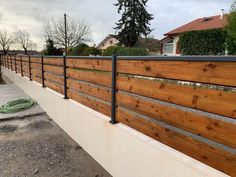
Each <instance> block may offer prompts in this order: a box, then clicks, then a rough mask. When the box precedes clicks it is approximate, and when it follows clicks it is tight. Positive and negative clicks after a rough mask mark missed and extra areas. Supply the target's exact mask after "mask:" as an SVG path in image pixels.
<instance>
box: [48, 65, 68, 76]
mask: <svg viewBox="0 0 236 177" xmlns="http://www.w3.org/2000/svg"><path fill="white" fill-rule="evenodd" d="M44 71H45V72H49V73H53V74H61V75H62V74H63V68H62V67H58V66H49V65H44Z"/></svg>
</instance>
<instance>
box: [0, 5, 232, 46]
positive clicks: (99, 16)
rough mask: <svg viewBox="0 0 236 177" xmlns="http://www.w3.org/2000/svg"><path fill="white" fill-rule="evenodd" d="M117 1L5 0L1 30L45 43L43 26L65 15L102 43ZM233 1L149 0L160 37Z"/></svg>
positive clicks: (110, 28)
mask: <svg viewBox="0 0 236 177" xmlns="http://www.w3.org/2000/svg"><path fill="white" fill-rule="evenodd" d="M116 2H117V0H101V1H96V0H67V1H65V0H20V1H19V0H11V1H9V0H1V2H0V12H1V13H0V21H1V23H0V29H7V30H9V31H15V30H17V29H26V30H28V31H29V32H30V33H31V35H32V36H33V39H34V40H35V41H36V42H38V43H39V42H42V28H43V24H44V23H45V22H46V21H47V19H49V18H51V17H53V18H59V17H63V14H64V13H65V12H66V13H67V14H68V15H69V18H72V17H73V18H74V17H75V18H78V19H81V20H84V21H85V22H86V23H88V24H89V25H90V26H91V29H92V31H93V33H92V38H93V43H99V42H100V40H102V39H103V38H104V37H105V36H106V35H108V34H109V33H114V32H115V31H114V29H113V27H114V26H115V23H116V22H117V21H118V19H119V18H120V15H119V14H117V9H116V7H115V6H114V5H113V4H114V3H116ZM232 3H233V0H230V1H229V0H217V1H216V0H165V1H163V0H149V2H148V7H147V8H148V11H149V12H150V13H152V14H154V20H153V21H152V23H151V27H152V28H154V29H155V30H154V31H153V34H154V36H155V37H156V38H159V39H160V38H162V37H163V34H164V33H166V32H168V31H170V30H172V29H174V28H176V27H178V26H180V25H183V24H185V23H187V22H189V21H192V20H194V19H195V18H199V17H203V16H211V15H217V14H219V13H220V10H221V9H222V8H224V9H226V11H228V10H229V8H230V5H231V4H232Z"/></svg>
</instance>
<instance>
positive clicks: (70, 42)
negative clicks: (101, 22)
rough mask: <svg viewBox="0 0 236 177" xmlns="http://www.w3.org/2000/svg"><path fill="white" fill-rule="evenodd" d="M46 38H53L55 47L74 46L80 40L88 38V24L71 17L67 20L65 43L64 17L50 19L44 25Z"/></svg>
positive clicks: (84, 40) (86, 40)
mask: <svg viewBox="0 0 236 177" xmlns="http://www.w3.org/2000/svg"><path fill="white" fill-rule="evenodd" d="M44 34H45V37H46V39H51V40H53V42H54V44H55V45H56V46H57V47H66V46H67V47H75V46H76V45H78V44H80V43H82V42H88V41H89V40H90V34H91V30H90V26H89V25H87V24H85V23H84V22H82V21H78V20H76V19H73V18H68V20H67V45H66V44H65V23H64V19H63V18H60V19H58V20H54V19H51V20H50V21H48V23H47V24H46V25H45V26H44Z"/></svg>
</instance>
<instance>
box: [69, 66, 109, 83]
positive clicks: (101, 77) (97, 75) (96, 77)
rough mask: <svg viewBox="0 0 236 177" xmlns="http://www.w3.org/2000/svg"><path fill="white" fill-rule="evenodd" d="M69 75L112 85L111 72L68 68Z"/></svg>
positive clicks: (73, 77)
mask: <svg viewBox="0 0 236 177" xmlns="http://www.w3.org/2000/svg"><path fill="white" fill-rule="evenodd" d="M67 76H68V77H69V78H72V79H78V80H81V81H85V82H89V83H93V84H97V85H102V86H107V87H111V73H102V72H94V71H83V70H76V69H67Z"/></svg>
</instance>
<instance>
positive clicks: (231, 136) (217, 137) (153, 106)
mask: <svg viewBox="0 0 236 177" xmlns="http://www.w3.org/2000/svg"><path fill="white" fill-rule="evenodd" d="M117 104H118V105H119V106H122V107H125V108H127V109H130V110H132V111H134V112H138V113H140V114H143V115H145V116H148V117H151V118H153V119H156V120H159V121H163V122H166V123H168V124H170V125H172V126H175V127H178V128H181V129H184V130H186V131H189V132H191V133H194V134H196V135H199V136H202V137H205V138H208V139H211V140H212V141H216V142H218V143H221V144H224V145H227V146H230V147H233V148H236V124H233V123H228V122H225V121H222V120H217V119H212V118H209V117H207V116H203V115H200V114H196V113H194V112H189V111H185V110H181V109H177V108H175V107H171V106H167V105H163V104H160V103H159V102H154V101H151V100H149V99H143V98H140V97H137V96H133V95H128V94H125V93H120V92H119V93H117ZM225 135H227V136H225Z"/></svg>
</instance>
